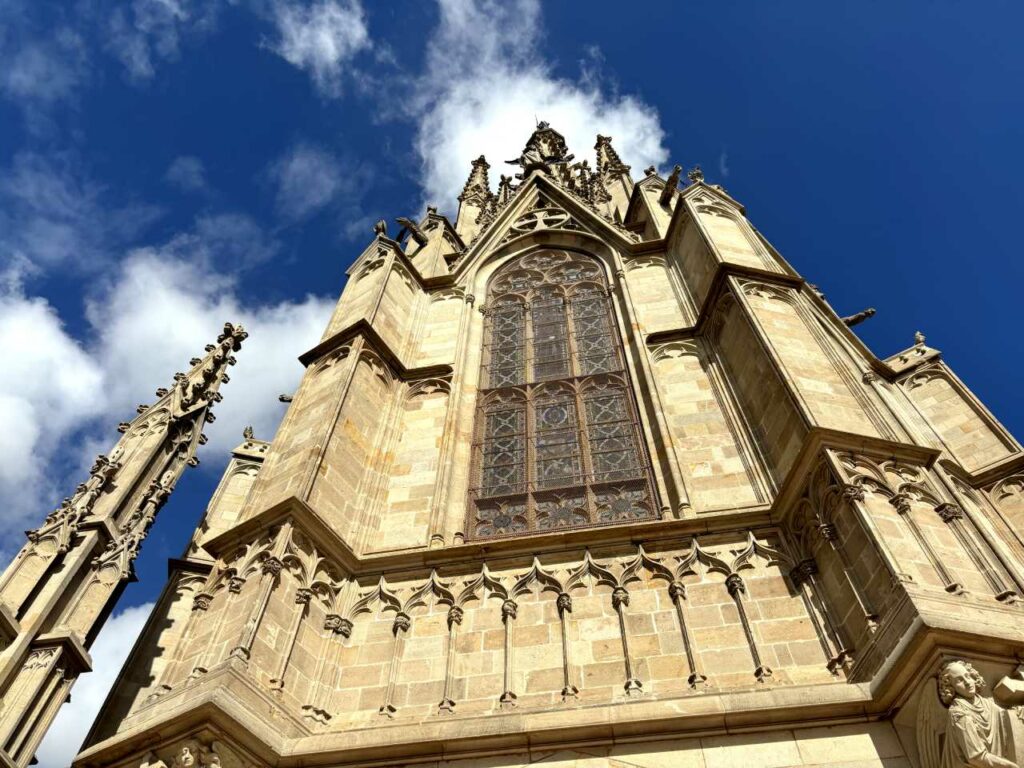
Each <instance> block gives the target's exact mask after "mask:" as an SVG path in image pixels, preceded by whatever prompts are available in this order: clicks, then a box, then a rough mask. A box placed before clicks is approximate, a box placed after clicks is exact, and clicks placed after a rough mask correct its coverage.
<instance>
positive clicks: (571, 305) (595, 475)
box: [467, 251, 655, 538]
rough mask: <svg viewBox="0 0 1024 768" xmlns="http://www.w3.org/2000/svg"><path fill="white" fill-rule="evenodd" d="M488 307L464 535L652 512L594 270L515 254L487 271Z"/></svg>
mask: <svg viewBox="0 0 1024 768" xmlns="http://www.w3.org/2000/svg"><path fill="white" fill-rule="evenodd" d="M485 306H486V318H487V319H486V329H485V340H484V350H483V370H482V371H481V387H482V389H481V391H480V394H479V398H478V406H477V416H476V423H475V432H474V441H473V480H472V486H473V487H472V489H471V498H470V505H469V506H470V510H469V520H468V524H467V532H468V535H469V536H470V537H472V538H489V537H493V536H508V535H515V534H522V533H528V532H532V531H545V530H552V529H559V528H576V527H581V526H590V525H607V524H611V523H618V522H628V521H632V520H642V519H647V518H652V517H654V508H655V505H654V495H653V488H652V483H651V473H650V466H649V463H648V461H647V458H646V453H645V451H644V449H643V442H642V439H641V434H640V429H639V425H638V420H637V410H636V404H635V402H634V400H633V396H632V393H631V389H630V386H629V382H628V373H627V372H626V370H625V367H624V365H623V350H622V341H621V339H620V338H619V334H618V332H617V330H616V327H615V324H614V322H613V320H612V315H611V307H610V304H609V299H608V285H607V282H606V280H605V277H604V272H603V270H602V269H601V267H600V265H599V264H598V263H597V262H596V261H594V260H593V259H591V258H589V257H587V256H583V255H580V254H576V253H570V252H567V251H540V252H535V253H532V254H529V255H527V256H523V257H521V258H519V259H516V260H514V261H512V262H510V263H509V264H506V265H505V266H503V267H502V268H501V269H499V270H498V271H497V272H496V273H495V275H494V277H493V279H492V280H491V284H490V288H489V289H488V295H487V303H486V305H485Z"/></svg>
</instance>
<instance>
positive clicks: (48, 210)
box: [0, 152, 160, 271]
mask: <svg viewBox="0 0 1024 768" xmlns="http://www.w3.org/2000/svg"><path fill="white" fill-rule="evenodd" d="M159 216H160V209H159V208H157V207H155V206H152V205H145V204H141V203H131V202H129V203H123V202H120V201H117V200H113V199H111V196H110V194H109V191H108V190H107V189H106V187H104V186H103V185H102V184H98V183H96V182H95V181H93V180H92V179H91V178H90V177H89V175H88V174H87V173H86V172H85V170H84V169H83V168H82V165H81V163H80V162H79V161H78V160H77V159H76V158H75V157H74V156H73V155H69V154H48V155H44V154H40V153H35V152H21V153H19V154H17V155H15V157H14V158H13V160H12V161H11V164H10V165H9V166H8V167H7V168H5V169H2V170H0V263H3V262H8V261H10V260H13V259H15V258H22V259H27V260H28V261H29V262H30V263H31V264H33V265H34V266H35V267H37V268H42V269H47V268H52V267H56V266H58V265H59V266H61V267H62V268H66V269H70V270H73V271H83V270H88V269H92V268H95V267H96V266H97V265H99V264H101V263H105V262H106V261H107V259H109V257H110V254H111V250H110V249H111V247H112V246H114V247H116V246H121V245H124V244H126V243H129V242H130V241H131V240H132V239H133V238H135V237H136V236H138V235H139V234H140V233H141V232H142V231H144V230H145V229H146V227H148V226H149V225H150V224H152V223H153V221H155V220H156V219H157V218H158V217H159Z"/></svg>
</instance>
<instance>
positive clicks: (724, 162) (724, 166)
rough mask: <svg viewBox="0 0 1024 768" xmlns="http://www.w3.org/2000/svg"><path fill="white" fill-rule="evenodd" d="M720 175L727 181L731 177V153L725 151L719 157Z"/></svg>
mask: <svg viewBox="0 0 1024 768" xmlns="http://www.w3.org/2000/svg"><path fill="white" fill-rule="evenodd" d="M718 174H719V175H720V176H721V177H722V178H723V179H726V178H728V177H729V153H728V152H726V151H725V150H724V149H723V150H722V152H721V154H719V155H718Z"/></svg>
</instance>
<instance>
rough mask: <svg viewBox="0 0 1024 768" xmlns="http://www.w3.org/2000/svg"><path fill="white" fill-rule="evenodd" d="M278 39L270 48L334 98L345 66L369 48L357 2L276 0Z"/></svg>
mask: <svg viewBox="0 0 1024 768" xmlns="http://www.w3.org/2000/svg"><path fill="white" fill-rule="evenodd" d="M274 22H275V24H276V26H277V34H278V38H277V40H276V41H275V42H274V43H273V44H272V46H271V47H272V49H273V50H274V51H275V52H276V53H277V54H278V55H280V56H281V57H282V58H284V59H285V60H286V61H287V62H289V63H290V64H292V65H294V66H296V67H298V68H299V69H303V70H306V71H307V72H309V74H310V76H311V77H312V78H313V81H314V83H315V84H316V87H317V88H318V89H319V91H320V92H321V93H322V94H324V95H327V96H336V95H338V94H339V93H340V92H341V90H342V83H343V81H344V80H343V75H344V74H345V70H346V67H347V66H348V65H349V64H350V62H351V61H352V60H353V59H354V58H355V57H356V56H357V55H358V54H359V53H361V52H363V51H365V50H367V49H368V48H370V34H369V30H368V29H367V25H366V14H365V12H364V11H363V7H362V5H361V4H360V3H359V0H319V1H318V2H314V3H312V4H305V3H301V2H294V0H275V2H274Z"/></svg>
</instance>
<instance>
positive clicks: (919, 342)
mask: <svg viewBox="0 0 1024 768" xmlns="http://www.w3.org/2000/svg"><path fill="white" fill-rule="evenodd" d="M914 345H915V346H918V347H923V346H924V334H923V333H921V332H920V331H914Z"/></svg>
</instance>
